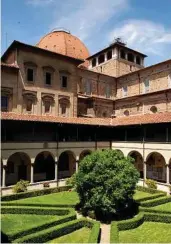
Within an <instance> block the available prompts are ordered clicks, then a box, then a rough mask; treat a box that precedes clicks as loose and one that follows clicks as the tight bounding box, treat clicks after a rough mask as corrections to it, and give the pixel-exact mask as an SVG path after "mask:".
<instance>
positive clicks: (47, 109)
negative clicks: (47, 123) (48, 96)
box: [45, 101, 51, 113]
mask: <svg viewBox="0 0 171 244" xmlns="http://www.w3.org/2000/svg"><path fill="white" fill-rule="evenodd" d="M50 104H51V103H50V101H45V113H50Z"/></svg>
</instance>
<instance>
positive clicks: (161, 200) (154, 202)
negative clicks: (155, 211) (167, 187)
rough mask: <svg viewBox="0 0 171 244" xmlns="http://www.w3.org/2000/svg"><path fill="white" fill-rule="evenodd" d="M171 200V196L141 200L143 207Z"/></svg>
mask: <svg viewBox="0 0 171 244" xmlns="http://www.w3.org/2000/svg"><path fill="white" fill-rule="evenodd" d="M167 202H171V197H160V198H156V199H153V200H148V201H143V202H140V206H142V207H154V206H157V205H160V204H163V203H167Z"/></svg>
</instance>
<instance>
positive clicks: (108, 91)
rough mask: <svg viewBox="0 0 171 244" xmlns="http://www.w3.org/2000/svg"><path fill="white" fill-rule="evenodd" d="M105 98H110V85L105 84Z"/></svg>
mask: <svg viewBox="0 0 171 244" xmlns="http://www.w3.org/2000/svg"><path fill="white" fill-rule="evenodd" d="M106 98H110V86H109V85H107V86H106Z"/></svg>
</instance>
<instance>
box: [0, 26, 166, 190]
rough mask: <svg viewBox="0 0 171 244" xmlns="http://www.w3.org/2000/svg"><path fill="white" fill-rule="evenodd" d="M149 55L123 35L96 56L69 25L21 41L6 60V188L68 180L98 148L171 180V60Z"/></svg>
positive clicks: (145, 173)
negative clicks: (148, 60) (153, 60)
mask: <svg viewBox="0 0 171 244" xmlns="http://www.w3.org/2000/svg"><path fill="white" fill-rule="evenodd" d="M145 57H146V55H144V54H142V53H140V52H137V51H135V50H132V49H130V48H128V47H127V46H126V45H125V44H124V43H122V42H121V41H120V40H119V39H117V40H116V41H115V42H114V43H113V44H111V45H110V46H109V47H108V48H105V49H103V50H101V51H100V52H98V53H96V54H94V55H91V56H90V54H89V52H88V49H87V48H86V47H85V45H84V44H83V43H82V42H81V41H80V40H79V39H78V38H77V37H75V36H73V35H71V34H70V33H68V32H66V31H64V30H56V31H53V32H51V33H49V34H47V35H46V36H45V37H43V38H42V39H41V40H40V41H39V43H38V44H37V45H36V46H31V45H28V44H24V43H21V42H18V41H14V42H13V43H12V44H11V46H10V47H9V48H8V49H7V50H6V52H5V53H4V54H3V56H2V63H1V74H2V75H1V111H2V113H1V121H2V122H1V125H2V126H1V127H2V144H1V145H2V146H1V147H2V150H1V176H2V177H1V179H2V180H1V186H2V187H1V188H2V193H3V194H7V193H8V194H9V193H11V188H12V185H14V184H15V183H16V182H17V181H18V180H20V179H27V180H29V181H30V185H29V189H34V188H36V189H37V188H43V183H44V182H45V181H48V182H49V185H50V186H56V185H57V184H58V185H60V184H64V183H65V179H66V178H68V177H70V176H71V175H72V174H73V173H74V172H75V171H77V170H78V167H79V161H80V160H81V159H82V158H83V157H84V156H85V155H87V154H89V153H91V152H92V151H93V150H97V149H105V148H113V149H117V150H120V151H122V153H123V154H124V155H125V156H132V157H133V158H134V159H135V167H136V168H137V169H138V170H139V172H140V176H141V178H142V181H141V182H140V183H142V182H143V180H144V179H146V178H151V179H155V180H157V181H158V187H159V189H164V190H166V191H168V189H169V185H170V183H171V60H166V61H164V62H162V63H158V64H155V65H152V66H149V67H144V58H145Z"/></svg>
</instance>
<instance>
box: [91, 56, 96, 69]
mask: <svg viewBox="0 0 171 244" xmlns="http://www.w3.org/2000/svg"><path fill="white" fill-rule="evenodd" d="M95 66H96V58H93V60H92V67H95Z"/></svg>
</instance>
